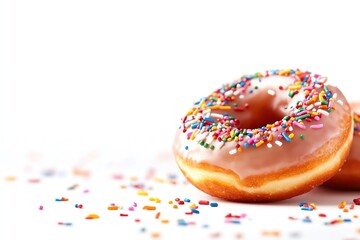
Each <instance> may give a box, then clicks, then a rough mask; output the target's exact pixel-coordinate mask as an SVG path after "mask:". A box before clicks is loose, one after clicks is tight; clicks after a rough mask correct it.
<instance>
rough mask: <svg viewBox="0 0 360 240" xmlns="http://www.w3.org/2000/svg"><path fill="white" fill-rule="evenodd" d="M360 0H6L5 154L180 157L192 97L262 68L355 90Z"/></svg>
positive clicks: (0, 143)
mask: <svg viewBox="0 0 360 240" xmlns="http://www.w3.org/2000/svg"><path fill="white" fill-rule="evenodd" d="M357 6H358V4H357V3H356V1H333V2H330V1H291V2H289V1H222V2H220V1H108V0H106V1H89V0H86V1H79V0H70V1H68V0H63V1H48V0H44V1H40V0H33V1H24V0H17V1H1V5H0V9H1V10H0V11H1V31H0V34H1V38H0V41H1V42H0V51H1V52H0V53H1V54H0V59H1V61H0V84H1V85H0V100H1V101H0V104H1V105H0V148H1V152H2V153H5V154H6V156H10V157H7V158H6V159H4V158H2V159H0V161H2V162H3V163H6V164H9V163H10V162H16V159H17V158H18V157H23V156H24V154H26V153H27V152H40V153H42V154H43V155H44V156H45V158H48V159H49V161H50V160H54V162H61V163H63V162H66V161H67V162H72V161H74V160H77V159H79V158H81V157H82V156H84V155H86V154H88V153H89V152H93V151H95V152H97V153H100V154H102V156H105V157H106V158H112V160H119V161H121V160H124V159H128V158H132V159H135V160H139V161H143V160H144V161H146V160H148V159H152V158H154V157H156V156H158V155H159V154H163V153H166V154H168V155H167V156H171V143H172V139H173V133H174V132H175V130H176V128H177V127H178V120H179V119H180V117H182V116H183V114H184V112H185V111H186V110H187V108H188V107H190V106H191V104H192V102H193V101H194V100H197V99H198V98H199V97H202V96H204V95H206V94H207V93H209V92H210V91H212V90H214V89H215V88H217V87H219V86H220V84H222V83H224V82H228V81H232V80H234V79H236V78H238V77H240V76H241V75H242V74H244V73H251V72H253V71H262V70H267V69H274V68H300V69H302V70H309V71H312V72H316V73H320V74H323V75H327V76H329V79H330V81H331V82H333V83H335V84H337V85H338V86H339V87H340V89H341V90H342V91H343V92H345V93H346V95H347V96H348V97H349V99H355V98H356V96H357V90H356V89H357V85H356V84H357V82H358V80H359V79H358V74H357V73H358V69H360V61H359V56H360V47H359V44H360V37H359V23H360V14H359V11H358V10H359V8H358V7H357ZM9 158H14V159H12V160H11V161H10V160H9ZM170 158H171V157H170ZM171 160H172V159H171Z"/></svg>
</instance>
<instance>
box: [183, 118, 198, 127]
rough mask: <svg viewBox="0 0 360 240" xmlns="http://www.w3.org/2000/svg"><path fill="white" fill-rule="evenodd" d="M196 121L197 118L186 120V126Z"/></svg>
mask: <svg viewBox="0 0 360 240" xmlns="http://www.w3.org/2000/svg"><path fill="white" fill-rule="evenodd" d="M196 121H197V119H193V120H190V121H188V122H186V123H185V127H189V126H190V125H191V124H193V123H195V122H196Z"/></svg>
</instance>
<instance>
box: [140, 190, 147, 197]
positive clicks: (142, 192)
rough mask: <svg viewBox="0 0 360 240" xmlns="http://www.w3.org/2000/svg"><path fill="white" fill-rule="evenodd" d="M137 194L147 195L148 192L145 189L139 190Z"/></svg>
mask: <svg viewBox="0 0 360 240" xmlns="http://www.w3.org/2000/svg"><path fill="white" fill-rule="evenodd" d="M137 194H138V195H140V196H147V195H148V192H146V191H143V190H140V191H138V193H137Z"/></svg>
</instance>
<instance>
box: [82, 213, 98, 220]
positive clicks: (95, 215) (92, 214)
mask: <svg viewBox="0 0 360 240" xmlns="http://www.w3.org/2000/svg"><path fill="white" fill-rule="evenodd" d="M98 218H100V217H99V215H97V214H94V213H91V214H89V215H87V217H86V218H85V219H98Z"/></svg>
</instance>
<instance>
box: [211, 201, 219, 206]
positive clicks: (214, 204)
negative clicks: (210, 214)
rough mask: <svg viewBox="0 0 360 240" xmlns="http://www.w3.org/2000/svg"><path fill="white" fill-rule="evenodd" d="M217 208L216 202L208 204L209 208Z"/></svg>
mask: <svg viewBox="0 0 360 240" xmlns="http://www.w3.org/2000/svg"><path fill="white" fill-rule="evenodd" d="M217 206H218V203H216V202H212V203H210V207H217Z"/></svg>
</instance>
